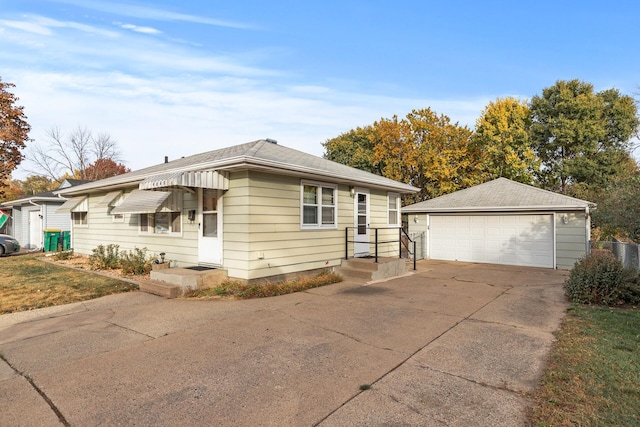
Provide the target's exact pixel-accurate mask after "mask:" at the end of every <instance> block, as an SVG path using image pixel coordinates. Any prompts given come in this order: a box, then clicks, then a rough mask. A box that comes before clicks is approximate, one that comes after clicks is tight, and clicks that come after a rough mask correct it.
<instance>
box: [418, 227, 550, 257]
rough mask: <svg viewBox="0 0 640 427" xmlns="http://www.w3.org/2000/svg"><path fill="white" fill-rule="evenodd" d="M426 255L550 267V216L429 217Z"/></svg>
mask: <svg viewBox="0 0 640 427" xmlns="http://www.w3.org/2000/svg"><path fill="white" fill-rule="evenodd" d="M429 256H430V258H431V259H439V260H449V261H468V262H484V263H492V264H508V265H524V266H531V267H549V268H553V267H554V263H553V215H431V216H430V227H429Z"/></svg>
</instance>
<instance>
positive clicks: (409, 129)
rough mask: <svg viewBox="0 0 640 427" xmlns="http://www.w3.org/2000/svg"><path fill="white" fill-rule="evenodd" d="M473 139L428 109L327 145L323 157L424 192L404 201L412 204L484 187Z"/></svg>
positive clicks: (465, 129)
mask: <svg viewBox="0 0 640 427" xmlns="http://www.w3.org/2000/svg"><path fill="white" fill-rule="evenodd" d="M471 134H472V132H471V130H470V129H468V128H467V127H461V126H459V125H458V124H457V123H451V120H450V119H449V117H447V116H445V115H437V114H436V113H435V112H433V111H432V110H431V109H429V108H427V109H422V110H414V111H412V112H411V113H409V114H407V116H406V117H405V118H404V119H402V120H399V119H398V117H397V116H394V117H392V118H390V119H385V118H382V119H380V120H379V121H377V122H375V123H374V124H373V125H371V126H367V127H364V128H357V129H355V130H352V131H349V132H346V133H344V134H342V135H340V136H338V137H336V138H333V139H330V140H328V141H327V142H326V143H325V144H324V146H325V149H326V153H325V157H327V158H329V159H331V160H334V161H338V162H340V163H344V164H347V165H349V166H353V167H359V168H361V169H364V170H367V171H369V172H373V173H377V174H379V175H382V176H385V177H387V178H390V179H394V180H397V181H401V182H404V183H407V184H411V185H414V186H416V187H418V188H420V189H421V192H420V193H419V194H418V195H412V196H407V197H405V199H404V203H413V202H417V201H421V200H426V199H430V198H433V197H437V196H440V195H442V194H446V193H450V192H452V191H455V190H458V189H461V188H466V187H469V186H471V185H473V184H476V183H479V182H480V175H479V174H478V172H477V167H476V165H477V163H478V153H477V152H476V151H474V150H473V149H472V148H471V146H470V140H471Z"/></svg>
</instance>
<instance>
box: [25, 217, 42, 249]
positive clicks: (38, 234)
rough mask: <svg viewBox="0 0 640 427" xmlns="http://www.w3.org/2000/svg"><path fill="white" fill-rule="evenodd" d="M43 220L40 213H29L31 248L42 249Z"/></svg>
mask: <svg viewBox="0 0 640 427" xmlns="http://www.w3.org/2000/svg"><path fill="white" fill-rule="evenodd" d="M42 233H43V230H42V218H41V215H40V211H39V210H37V211H29V243H28V245H29V246H28V247H29V248H40V247H42V240H43V237H44V236H43V234H42Z"/></svg>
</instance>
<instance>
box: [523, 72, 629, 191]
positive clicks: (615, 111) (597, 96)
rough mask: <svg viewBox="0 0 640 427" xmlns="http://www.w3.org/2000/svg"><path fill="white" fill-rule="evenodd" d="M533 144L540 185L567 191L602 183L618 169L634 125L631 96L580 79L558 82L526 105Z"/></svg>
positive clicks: (626, 149) (627, 148) (626, 150)
mask: <svg viewBox="0 0 640 427" xmlns="http://www.w3.org/2000/svg"><path fill="white" fill-rule="evenodd" d="M530 110H531V118H532V122H531V127H530V131H531V143H532V146H533V148H534V150H535V152H536V154H537V156H538V158H539V160H540V162H541V169H540V171H539V173H538V174H537V175H538V176H537V178H538V181H539V183H540V185H541V186H542V187H544V188H547V189H550V190H555V191H560V192H562V193H567V191H568V189H569V187H570V186H571V185H573V184H575V183H580V182H586V183H591V184H592V185H599V186H602V185H605V183H606V181H607V180H608V179H609V178H610V177H612V176H615V175H616V173H617V172H618V171H619V169H618V167H617V166H618V163H617V161H616V159H619V158H620V156H621V155H623V154H622V153H624V152H628V150H629V140H630V138H631V136H632V135H633V134H634V133H635V132H636V130H637V129H638V123H639V122H638V117H637V109H636V105H635V103H634V102H633V99H632V98H630V97H628V96H624V95H621V94H620V93H619V92H618V91H617V90H615V89H609V90H605V91H602V92H599V93H595V92H594V90H593V86H592V85H591V84H589V83H584V82H582V81H580V80H570V81H562V80H560V81H558V82H556V84H555V85H554V86H551V87H548V88H546V89H544V90H543V91H542V95H541V96H537V95H536V96H534V97H533V98H532V99H531V103H530Z"/></svg>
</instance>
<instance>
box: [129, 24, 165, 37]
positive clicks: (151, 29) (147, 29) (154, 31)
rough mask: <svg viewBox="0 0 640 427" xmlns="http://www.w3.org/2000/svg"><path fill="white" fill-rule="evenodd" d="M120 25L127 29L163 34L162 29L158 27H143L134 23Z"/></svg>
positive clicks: (143, 32)
mask: <svg viewBox="0 0 640 427" xmlns="http://www.w3.org/2000/svg"><path fill="white" fill-rule="evenodd" d="M120 27H121V28H124V29H125V30H131V31H135V32H136V33H142V34H153V35H155V34H162V31H160V30H158V29H155V28H151V27H141V26H138V25H133V24H120Z"/></svg>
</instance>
